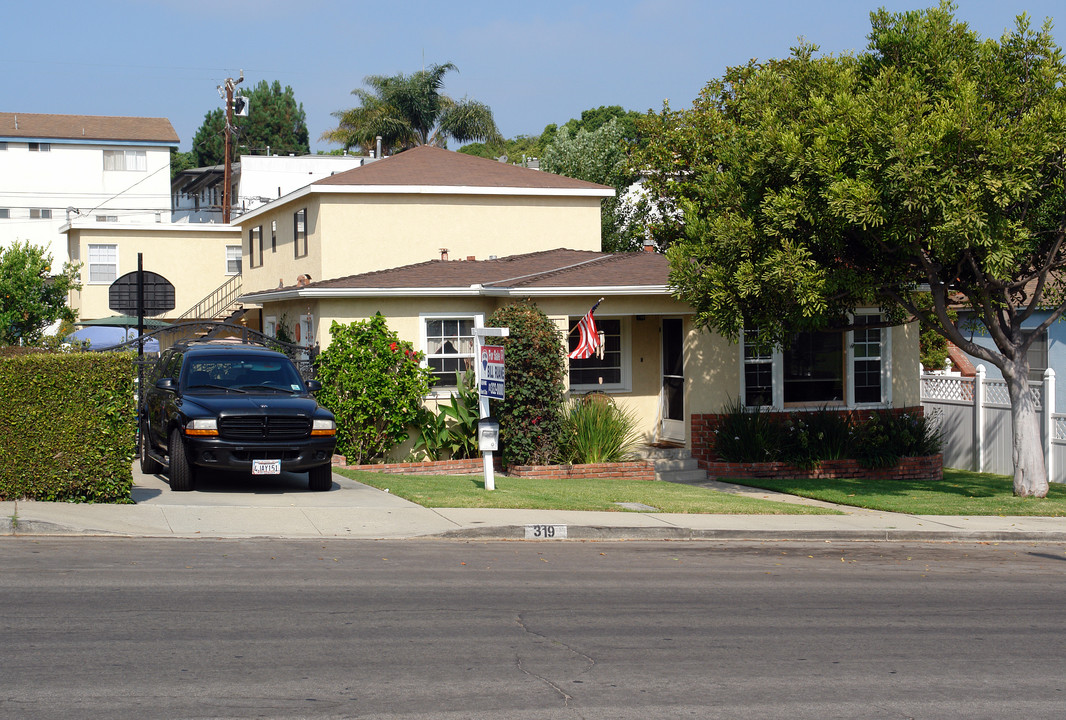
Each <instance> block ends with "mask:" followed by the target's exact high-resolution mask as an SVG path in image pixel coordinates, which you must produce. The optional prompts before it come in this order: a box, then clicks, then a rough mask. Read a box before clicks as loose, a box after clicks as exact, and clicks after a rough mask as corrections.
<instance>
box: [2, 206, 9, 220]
mask: <svg viewBox="0 0 1066 720" xmlns="http://www.w3.org/2000/svg"><path fill="white" fill-rule="evenodd" d="M10 218H11V210H10V209H9V208H0V220H9V219H10Z"/></svg>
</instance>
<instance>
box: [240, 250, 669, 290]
mask: <svg viewBox="0 0 1066 720" xmlns="http://www.w3.org/2000/svg"><path fill="white" fill-rule="evenodd" d="M669 272H670V266H669V262H668V261H667V259H666V256H664V255H661V254H659V253H646V252H641V253H601V252H593V251H588V250H566V249H558V250H545V251H543V252H536V253H527V254H525V255H512V256H509V257H503V258H497V259H495V260H451V261H449V260H430V261H428V262H423V263H417V264H415V265H405V266H403V267H398V268H390V269H388V270H379V271H376V272H369V273H362V274H360V275H349V276H348V277H342V278H337V279H334V280H322V281H319V282H313V283H311V284H309V285H307V286H305V287H304V288H300V289H301V290H302V289H306V290H315V289H339V290H343V289H349V290H353V291H356V290H388V289H419V290H447V289H456V288H469V287H470V286H471V285H482V286H484V287H486V288H488V289H496V290H506V289H523V290H533V289H550V288H574V287H587V288H596V287H618V286H638V287H639V286H651V287H657V286H665V285H666V283H667V279H668V276H669ZM293 289H296V288H295V286H289V287H287V288H279V289H278V290H270V291H266V292H269V293H273V292H284V291H286V290H293ZM257 294H259V293H250V294H249V295H248V297H249V298H250V299H251V298H254V296H255V295H257Z"/></svg>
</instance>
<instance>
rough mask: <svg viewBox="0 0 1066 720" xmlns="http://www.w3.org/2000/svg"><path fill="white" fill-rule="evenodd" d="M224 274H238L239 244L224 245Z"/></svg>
mask: <svg viewBox="0 0 1066 720" xmlns="http://www.w3.org/2000/svg"><path fill="white" fill-rule="evenodd" d="M226 274H227V275H240V274H241V246H240V245H227V246H226Z"/></svg>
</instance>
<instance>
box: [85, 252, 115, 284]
mask: <svg viewBox="0 0 1066 720" xmlns="http://www.w3.org/2000/svg"><path fill="white" fill-rule="evenodd" d="M116 278H118V245H89V282H90V283H111V282H114V281H115V279H116Z"/></svg>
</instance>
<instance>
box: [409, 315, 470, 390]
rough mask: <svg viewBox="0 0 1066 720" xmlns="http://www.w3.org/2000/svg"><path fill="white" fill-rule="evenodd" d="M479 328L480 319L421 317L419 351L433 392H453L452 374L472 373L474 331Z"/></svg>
mask: <svg viewBox="0 0 1066 720" xmlns="http://www.w3.org/2000/svg"><path fill="white" fill-rule="evenodd" d="M481 325H482V316H467V317H454V316H453V317H443V316H423V318H422V331H423V334H424V335H423V339H422V347H423V349H424V350H425V353H426V365H427V366H428V367H429V369H430V372H431V373H432V375H433V377H434V379H435V382H434V383H433V386H432V387H433V389H434V390H445V391H447V390H453V389H455V387H456V384H455V374H456V373H457V372H459V373H462V372H466V371H467V370H473V369H474V328H475V327H481Z"/></svg>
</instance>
